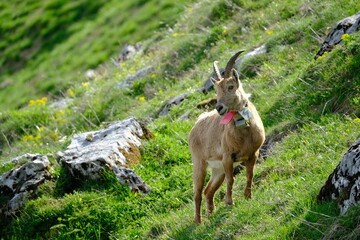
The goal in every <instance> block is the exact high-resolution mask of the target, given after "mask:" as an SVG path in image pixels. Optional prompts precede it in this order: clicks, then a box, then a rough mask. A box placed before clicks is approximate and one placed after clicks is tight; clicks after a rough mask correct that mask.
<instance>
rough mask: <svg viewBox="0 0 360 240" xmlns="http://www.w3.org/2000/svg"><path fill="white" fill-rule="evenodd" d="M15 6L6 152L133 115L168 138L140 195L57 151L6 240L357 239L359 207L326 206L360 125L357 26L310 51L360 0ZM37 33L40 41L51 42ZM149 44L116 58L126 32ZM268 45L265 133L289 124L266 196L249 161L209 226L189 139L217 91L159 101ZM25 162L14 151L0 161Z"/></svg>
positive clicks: (264, 172) (256, 96) (265, 183)
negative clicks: (198, 214)
mask: <svg viewBox="0 0 360 240" xmlns="http://www.w3.org/2000/svg"><path fill="white" fill-rule="evenodd" d="M14 4H15V3H14ZM2 5H3V6H5V5H7V7H6V8H5V10H1V11H0V14H1V18H2V19H3V21H2V22H1V28H2V29H4V30H2V31H3V32H4V33H5V34H4V35H2V36H4V37H2V38H0V51H1V52H2V53H3V54H2V56H1V57H0V63H1V66H2V69H1V73H2V76H1V77H0V82H1V81H4V80H5V79H8V80H11V81H10V85H9V86H8V87H7V88H5V89H1V90H0V111H1V112H0V127H1V128H0V149H1V152H0V162H3V161H6V160H9V159H11V158H12V157H15V156H18V155H21V154H24V153H26V152H32V153H35V152H39V153H49V152H50V153H55V152H57V151H61V150H64V149H65V148H66V146H67V145H68V144H69V143H70V140H71V136H72V135H73V134H75V133H79V132H84V131H90V130H96V129H99V128H101V127H102V126H104V125H106V123H107V122H112V121H117V120H120V119H124V118H126V117H128V116H135V117H137V118H139V119H141V120H143V121H145V122H146V123H147V125H148V127H149V128H150V130H151V131H152V132H153V133H154V135H155V138H154V139H152V140H150V141H146V142H144V145H143V147H142V149H141V153H142V161H141V163H140V164H139V165H137V166H134V170H135V172H136V173H137V174H139V175H140V176H141V178H142V179H143V180H145V182H146V183H147V184H148V185H149V186H150V188H151V192H150V193H149V194H147V195H140V194H133V193H131V192H130V191H129V190H128V189H127V188H126V187H125V186H121V185H120V184H119V183H118V182H117V181H116V180H115V178H114V176H112V175H111V174H109V173H103V178H102V180H101V181H97V182H92V181H82V180H77V181H74V180H73V179H72V178H70V177H69V175H68V173H66V172H64V170H62V169H61V167H60V166H58V165H57V164H56V162H55V160H53V159H51V161H52V162H53V164H54V169H53V170H52V172H53V174H54V179H53V181H49V182H47V183H46V184H45V185H43V186H42V187H41V189H40V190H39V191H38V192H37V198H35V199H33V200H31V201H29V202H28V203H27V204H26V205H25V207H24V209H23V210H22V211H21V212H20V213H19V214H18V215H17V216H14V217H12V218H11V219H10V220H4V219H1V220H0V223H1V226H2V228H1V230H0V238H2V239H151V238H158V239H320V238H325V239H328V238H331V237H332V238H336V239H358V238H359V236H360V230H359V229H358V227H357V226H358V222H359V218H358V212H359V208H358V207H354V208H352V209H351V210H350V212H349V214H348V215H345V216H339V210H338V209H337V206H336V204H335V203H333V202H325V203H317V202H316V196H317V193H318V192H319V190H320V188H321V186H322V185H323V184H324V183H325V181H326V179H327V177H328V175H329V174H330V173H331V172H332V171H333V169H334V168H335V167H336V165H337V164H338V162H339V161H340V159H341V157H342V155H343V154H344V153H345V152H346V150H347V149H348V147H349V146H350V145H351V144H352V143H353V142H354V141H355V140H356V139H357V138H358V137H360V134H359V132H360V131H359V130H360V123H359V121H360V120H359V115H360V107H359V106H360V105H359V102H360V98H359V96H360V87H359V86H360V78H359V74H358V71H357V69H358V66H359V64H360V57H359V56H360V54H359V49H360V46H359V40H360V34H354V35H351V36H350V37H349V38H348V39H347V40H346V41H345V43H344V44H342V45H339V46H337V47H336V48H335V49H334V51H333V52H331V53H329V54H327V55H326V56H325V57H323V58H321V59H318V60H316V61H315V60H314V59H313V56H314V55H315V53H316V52H317V50H318V48H319V41H318V40H319V38H320V37H321V38H324V37H325V35H326V34H327V32H328V28H329V27H332V26H333V25H334V24H335V23H336V22H337V21H338V20H340V19H342V18H344V17H346V16H349V15H352V14H354V13H356V9H358V4H357V3H356V2H354V1H350V0H349V1H342V2H338V1H305V0H302V1H268V0H261V1H250V0H249V1H248V0H243V1H237V0H232V1H225V0H216V1H210V2H209V1H198V2H196V3H195V2H193V1H181V2H179V1H178V2H177V3H173V2H172V1H156V0H152V1H142V0H139V1H125V2H124V3H118V2H117V1H110V2H104V1H97V2H94V3H90V4H88V3H85V2H84V1H78V2H76V3H73V2H70V1H62V2H60V1H49V2H46V3H42V2H40V3H31V2H29V3H21V5H16V6H15V5H10V4H5V3H2ZM55 9H56V10H57V11H55ZM69 9H71V11H69ZM83 9H85V10H84V11H83ZM15 10H16V11H15ZM37 12H41V14H36V13H37ZM119 13H123V14H119ZM12 19H14V21H12ZM24 23H27V24H24ZM59 26H63V27H59ZM11 29H16V31H11ZM35 30H38V31H37V32H38V34H35V32H36V31H35ZM24 36H26V37H24ZM37 41H41V42H42V43H43V44H41V45H40V48H39V49H35V47H36V46H37ZM138 41H141V42H142V44H143V46H144V52H143V53H142V54H140V55H137V56H136V57H135V58H134V59H131V60H128V61H126V62H125V63H124V64H122V65H120V66H114V65H112V63H110V61H109V58H110V57H115V56H116V53H117V52H118V51H119V49H120V47H119V44H123V43H132V44H134V43H136V42H138ZM263 44H265V45H266V47H267V53H266V54H264V55H261V56H257V57H255V58H253V59H248V60H246V61H245V62H244V63H243V65H242V67H241V73H242V74H241V76H242V81H243V85H244V88H245V91H246V92H250V93H252V95H253V97H252V101H253V102H254V104H255V105H256V107H257V109H258V110H259V112H260V115H261V117H262V120H263V122H264V125H265V128H266V133H267V136H268V137H271V136H274V135H276V134H279V133H286V135H287V136H286V137H285V138H284V139H283V140H282V141H281V142H279V143H277V144H275V146H274V148H273V149H272V151H271V152H270V153H269V157H268V158H267V159H266V160H262V161H261V163H260V164H258V165H257V166H256V170H255V178H254V192H253V199H251V200H245V199H244V197H243V195H242V192H243V189H244V187H245V174H244V172H241V173H240V174H239V175H238V176H237V177H236V180H235V187H234V198H235V206H232V207H228V206H225V203H224V200H223V197H224V194H225V188H224V186H223V187H222V188H221V189H220V190H219V192H218V194H217V195H216V198H215V202H216V205H217V210H216V211H215V213H214V214H213V215H212V216H211V217H209V218H208V217H206V216H205V217H204V223H203V224H201V225H199V226H196V225H194V224H193V210H194V207H193V199H192V178H191V175H192V167H191V164H192V163H191V156H190V153H189V150H188V146H187V136H188V133H189V131H190V129H191V127H192V126H193V124H194V122H195V121H196V118H197V116H198V115H199V114H201V113H202V112H203V111H204V110H202V109H197V108H196V105H197V104H198V103H199V102H201V101H203V100H206V99H209V98H211V97H213V96H215V93H214V92H210V93H209V94H207V95H204V94H202V93H194V94H192V95H191V96H189V97H188V98H187V99H186V100H185V101H184V102H183V103H182V104H181V105H179V106H174V107H172V108H171V111H170V114H169V115H168V116H163V117H159V116H157V113H158V112H159V110H160V109H161V108H162V107H163V106H164V104H165V103H166V101H167V100H169V99H171V98H172V97H175V96H177V95H179V94H182V93H186V92H193V91H195V90H196V89H198V88H199V87H201V86H202V84H203V83H204V81H205V80H206V79H207V77H208V76H209V74H210V73H211V71H212V67H211V66H212V62H213V61H214V60H218V61H220V65H221V66H223V65H225V63H226V61H227V60H228V58H229V56H231V55H232V54H233V53H234V52H236V51H237V50H238V49H246V50H250V49H251V48H255V47H258V46H261V45H263ZM25 53H26V54H25ZM15 63H16V64H15ZM100 63H101V65H100V66H98V64H100ZM149 65H152V66H153V67H154V68H155V72H154V73H153V74H151V75H149V76H147V77H145V78H143V79H140V80H139V81H137V82H135V84H134V85H133V86H132V87H130V88H129V89H122V90H119V89H118V88H117V87H116V86H117V84H118V83H119V82H121V81H122V80H123V79H125V78H126V77H127V76H129V75H130V74H132V73H134V72H136V71H138V70H140V69H142V68H144V67H147V66H149ZM96 67H97V70H98V72H99V73H100V76H99V77H97V78H95V79H94V80H86V79H85V78H84V77H83V73H84V71H85V70H86V69H88V68H96ZM84 83H85V84H84ZM23 86H26V87H23ZM45 96H46V97H47V99H43V97H45ZM61 96H62V97H65V98H67V99H72V100H73V101H72V102H71V104H70V105H69V106H68V107H66V108H64V109H62V110H59V109H53V108H50V107H49V105H50V104H51V103H52V102H53V101H55V99H56V98H58V97H61ZM30 100H33V101H32V102H30ZM184 119H185V120H184ZM12 167H14V164H5V165H4V164H1V165H0V173H4V172H5V171H8V170H9V169H11V168H12ZM1 201H2V200H1ZM203 211H204V213H205V204H203ZM204 215H205V214H204Z"/></svg>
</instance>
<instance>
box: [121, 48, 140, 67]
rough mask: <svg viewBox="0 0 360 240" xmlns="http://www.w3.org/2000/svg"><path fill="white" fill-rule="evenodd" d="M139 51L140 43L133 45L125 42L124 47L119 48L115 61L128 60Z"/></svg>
mask: <svg viewBox="0 0 360 240" xmlns="http://www.w3.org/2000/svg"><path fill="white" fill-rule="evenodd" d="M139 51H140V44H138V43H137V44H135V45H131V44H125V45H124V47H123V48H122V49H121V51H120V53H119V55H118V57H117V58H116V60H117V62H118V63H120V62H124V61H126V60H129V59H131V58H133V57H135V55H136V54H137V53H138V52H139Z"/></svg>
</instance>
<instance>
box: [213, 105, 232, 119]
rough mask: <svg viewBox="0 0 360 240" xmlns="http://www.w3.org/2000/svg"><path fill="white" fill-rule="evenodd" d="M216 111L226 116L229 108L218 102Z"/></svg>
mask: <svg viewBox="0 0 360 240" xmlns="http://www.w3.org/2000/svg"><path fill="white" fill-rule="evenodd" d="M215 108H216V111H217V112H218V113H219V115H220V116H224V115H225V114H226V113H227V112H228V111H229V109H228V108H227V107H226V106H225V105H224V104H221V103H220V104H216V107H215Z"/></svg>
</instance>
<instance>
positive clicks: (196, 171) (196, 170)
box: [193, 159, 206, 224]
mask: <svg viewBox="0 0 360 240" xmlns="http://www.w3.org/2000/svg"><path fill="white" fill-rule="evenodd" d="M198 160H199V159H198ZM205 177H206V165H205V164H204V162H203V161H195V159H193V181H194V201H195V223H197V224H198V223H201V200H202V190H203V188H204V183H205Z"/></svg>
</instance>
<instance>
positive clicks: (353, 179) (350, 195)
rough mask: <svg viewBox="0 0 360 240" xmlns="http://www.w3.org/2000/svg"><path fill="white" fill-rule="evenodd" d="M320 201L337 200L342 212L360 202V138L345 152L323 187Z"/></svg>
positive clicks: (318, 197) (319, 197) (319, 196)
mask: <svg viewBox="0 0 360 240" xmlns="http://www.w3.org/2000/svg"><path fill="white" fill-rule="evenodd" d="M317 199H318V201H320V202H321V201H324V200H335V201H336V202H337V204H338V206H339V208H340V211H341V214H345V213H346V212H347V211H348V210H349V208H350V207H351V206H353V205H355V204H358V203H359V202H360V138H359V139H357V140H356V142H355V143H354V144H353V145H352V146H351V147H350V148H349V150H348V151H347V152H346V153H345V154H344V156H343V158H342V160H341V162H340V163H339V165H338V166H337V167H336V169H335V170H334V172H333V173H332V174H330V176H329V178H328V180H327V181H326V183H325V185H324V186H323V187H322V188H321V190H320V193H319V195H318V196H317Z"/></svg>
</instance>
